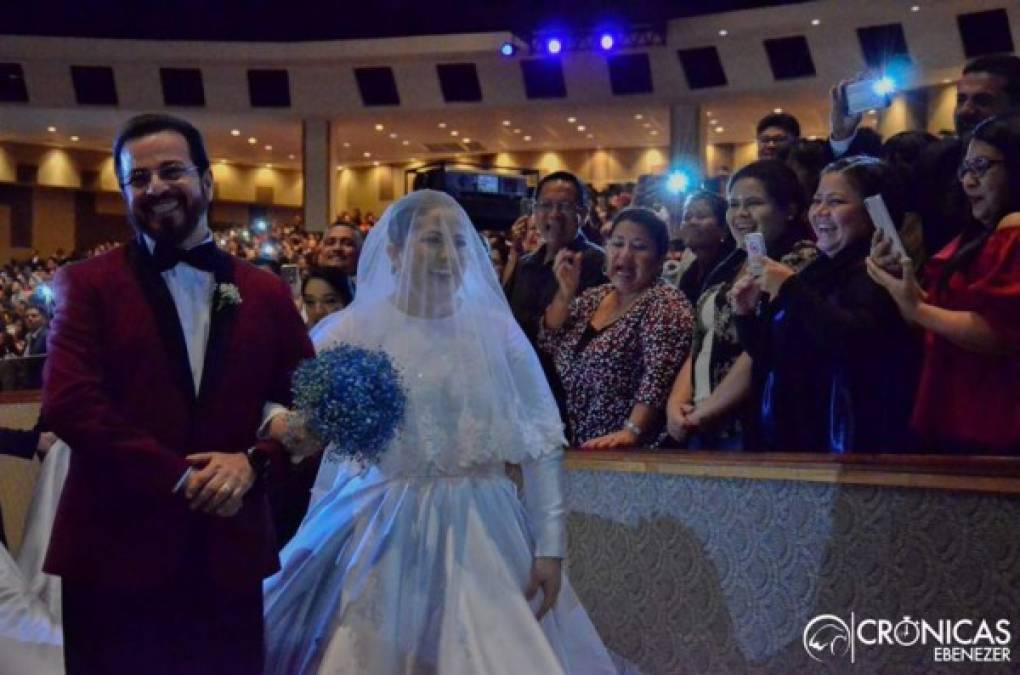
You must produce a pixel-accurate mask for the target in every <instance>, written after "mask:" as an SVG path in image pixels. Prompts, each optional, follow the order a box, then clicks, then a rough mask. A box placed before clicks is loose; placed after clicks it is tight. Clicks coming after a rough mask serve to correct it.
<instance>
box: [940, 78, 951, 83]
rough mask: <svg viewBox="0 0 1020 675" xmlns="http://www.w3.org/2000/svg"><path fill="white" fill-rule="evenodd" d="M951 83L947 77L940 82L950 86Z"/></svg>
mask: <svg viewBox="0 0 1020 675" xmlns="http://www.w3.org/2000/svg"><path fill="white" fill-rule="evenodd" d="M951 83H952V80H950V79H949V78H948V77H947V78H946V79H944V80H942V84H951Z"/></svg>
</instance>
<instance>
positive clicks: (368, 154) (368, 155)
mask: <svg viewBox="0 0 1020 675" xmlns="http://www.w3.org/2000/svg"><path fill="white" fill-rule="evenodd" d="M363 154H364V155H365V157H366V158H368V157H371V156H372V153H371V152H366V153H363Z"/></svg>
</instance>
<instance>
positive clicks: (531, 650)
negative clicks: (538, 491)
mask: <svg viewBox="0 0 1020 675" xmlns="http://www.w3.org/2000/svg"><path fill="white" fill-rule="evenodd" d="M343 471H347V472H349V473H347V474H346V475H343V474H342V475H341V476H340V478H339V480H337V482H336V483H335V484H334V487H333V489H331V490H330V491H329V492H327V493H325V494H322V495H317V496H316V498H315V500H313V501H314V505H313V507H312V510H311V511H310V512H309V513H308V515H307V516H306V517H305V520H304V522H303V523H302V525H301V528H300V529H299V530H298V532H297V534H296V535H295V537H294V538H293V539H292V540H291V541H290V542H289V543H288V544H287V546H286V547H285V548H284V550H283V551H282V553H281V560H282V564H283V568H282V570H281V571H280V572H279V573H277V574H276V575H274V576H273V577H271V578H269V579H267V580H266V583H265V612H266V614H265V625H266V649H267V658H266V673H279V674H281V675H283V674H286V675H292V674H295V673H321V674H326V673H328V674H333V673H345V674H351V673H364V674H366V675H368V674H371V675H387V674H394V675H396V674H402V673H407V674H410V673H414V674H416V675H417V674H425V673H437V674H442V675H487V674H488V675H503V674H505V675H511V674H512V675H518V674H519V673H536V674H538V673H543V674H544V673H548V674H556V673H584V674H585V675H589V674H590V675H596V674H598V673H615V672H616V670H615V668H614V667H613V664H612V661H611V659H610V657H609V655H608V653H607V651H606V649H605V647H604V646H603V644H602V641H601V640H600V639H599V637H598V634H597V633H596V632H595V628H594V626H592V624H591V621H590V620H589V619H588V616H587V614H586V613H585V611H584V609H583V608H582V607H581V605H580V603H579V602H578V600H577V597H576V596H575V594H574V592H573V590H572V589H571V587H570V584H569V582H567V580H566V578H564V582H563V588H562V590H561V592H560V597H559V600H558V602H557V604H556V606H555V608H554V609H553V610H552V611H551V612H549V613H548V614H547V615H546V616H545V617H544V618H543V619H542V621H541V622H539V621H537V620H536V619H535V614H534V612H535V610H536V609H537V608H538V606H539V605H540V604H541V595H542V594H541V591H540V592H539V593H538V594H537V596H536V597H535V598H533V599H532V602H531V603H530V605H529V603H528V602H527V601H526V600H525V598H524V594H523V591H524V589H525V587H526V586H527V582H528V577H529V573H530V569H531V564H532V551H533V544H532V540H531V536H530V533H529V528H528V522H527V518H526V516H525V513H524V509H523V505H522V504H521V501H520V499H519V498H518V496H517V494H516V489H515V487H514V485H513V483H511V481H509V480H508V479H507V478H506V476H505V475H504V473H503V467H502V466H499V467H493V468H491V469H485V470H482V471H478V472H476V473H473V474H471V475H460V476H444V477H437V476H403V477H387V476H384V475H382V474H381V473H380V472H379V471H378V469H376V468H369V469H367V470H364V471H360V470H359V469H355V468H353V467H352V468H349V469H344V470H343Z"/></svg>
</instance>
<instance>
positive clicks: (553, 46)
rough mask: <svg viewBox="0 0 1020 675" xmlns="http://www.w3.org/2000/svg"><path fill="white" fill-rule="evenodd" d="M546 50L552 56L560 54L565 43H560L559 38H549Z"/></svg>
mask: <svg viewBox="0 0 1020 675" xmlns="http://www.w3.org/2000/svg"><path fill="white" fill-rule="evenodd" d="M545 49H546V51H547V52H549V53H550V54H559V53H560V52H561V51H563V43H562V42H560V39H559V38H549V39H548V40H546V42H545Z"/></svg>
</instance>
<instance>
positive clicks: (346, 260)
mask: <svg viewBox="0 0 1020 675" xmlns="http://www.w3.org/2000/svg"><path fill="white" fill-rule="evenodd" d="M362 243H364V239H363V237H362V236H361V231H360V230H358V228H357V227H356V226H354V225H331V226H330V228H329V229H328V230H327V231H326V235H325V236H324V237H323V238H322V243H321V244H319V251H318V254H317V255H316V259H315V262H316V264H317V265H318V266H319V267H336V268H338V269H339V270H340V271H341V272H343V273H344V274H346V275H347V279H348V282H349V283H350V286H351V288H350V291H351V296H352V297H353V296H354V287H355V285H356V283H357V273H358V257H359V256H360V255H361V245H362Z"/></svg>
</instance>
